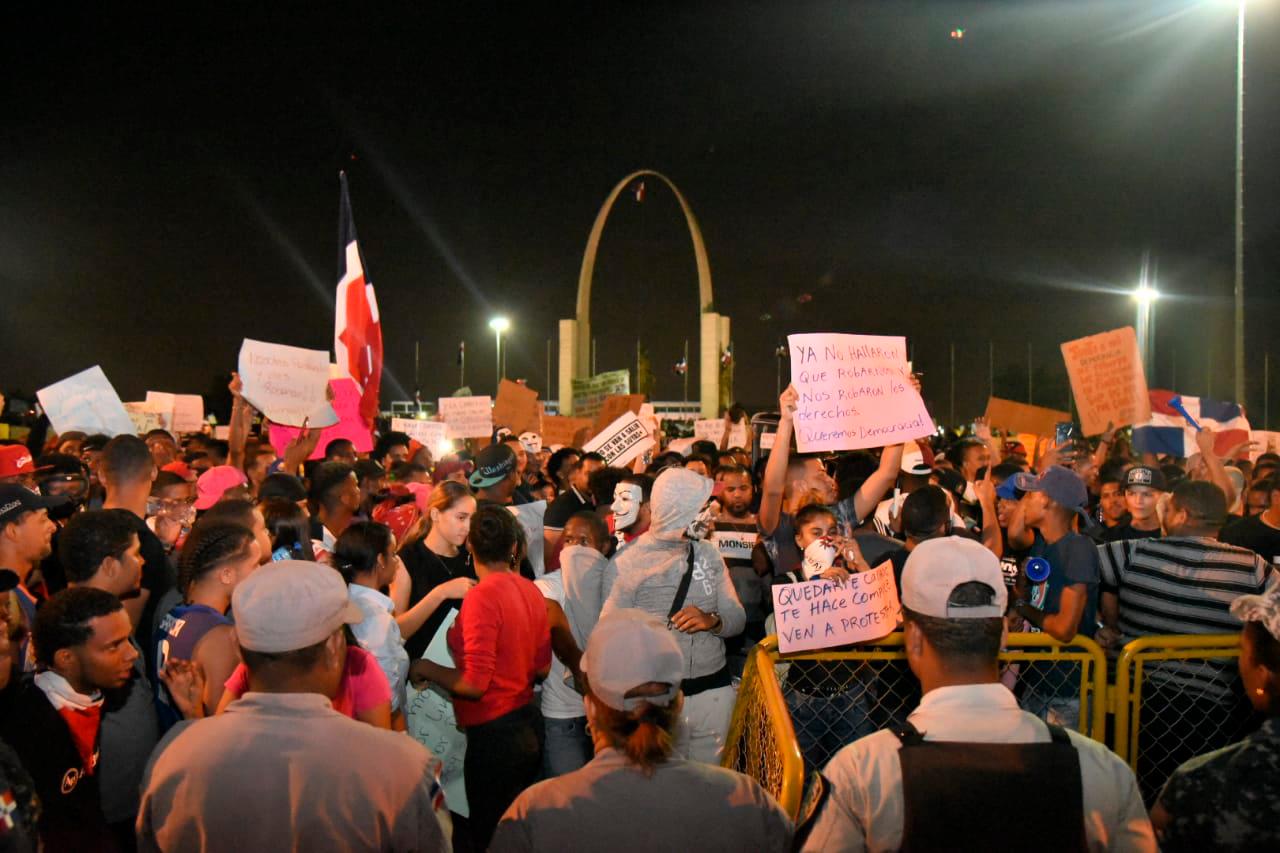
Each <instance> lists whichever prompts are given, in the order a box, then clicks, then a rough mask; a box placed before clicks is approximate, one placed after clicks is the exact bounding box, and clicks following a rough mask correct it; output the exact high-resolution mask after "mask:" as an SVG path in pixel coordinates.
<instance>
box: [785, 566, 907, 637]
mask: <svg viewBox="0 0 1280 853" xmlns="http://www.w3.org/2000/svg"><path fill="white" fill-rule="evenodd" d="M773 612H774V614H775V619H776V621H777V627H778V650H779V651H781V652H783V653H784V654H785V653H787V652H803V651H808V650H810V649H828V648H831V647H832V646H843V645H846V644H848V643H860V642H863V641H864V640H877V639H879V638H881V637H883V636H885V635H887V634H890V633H892V632H893V629H894V628H896V627H897V626H898V621H899V620H900V619H901V616H902V607H901V605H900V604H899V603H898V587H897V585H896V584H895V583H894V580H893V565H892V564H890V563H889V562H888V561H885V562H883V563H881V564H880V565H879V566H876V567H875V568H874V569H871V570H870V571H866V572H859V573H857V574H853V575H850V576H849V580H848V581H846V582H845V583H842V584H838V583H834V582H833V581H827V580H813V581H805V582H803V583H786V584H777V585H776V586H774V588H773Z"/></svg>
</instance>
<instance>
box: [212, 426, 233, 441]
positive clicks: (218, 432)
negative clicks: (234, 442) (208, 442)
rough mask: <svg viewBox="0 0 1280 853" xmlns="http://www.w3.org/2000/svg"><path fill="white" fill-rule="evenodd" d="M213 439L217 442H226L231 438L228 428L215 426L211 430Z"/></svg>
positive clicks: (229, 428)
mask: <svg viewBox="0 0 1280 853" xmlns="http://www.w3.org/2000/svg"><path fill="white" fill-rule="evenodd" d="M213 437H214V438H216V439H218V440H219V441H226V440H227V439H229V438H231V427H230V426H216V427H214V428H213Z"/></svg>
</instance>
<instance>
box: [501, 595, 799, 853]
mask: <svg viewBox="0 0 1280 853" xmlns="http://www.w3.org/2000/svg"><path fill="white" fill-rule="evenodd" d="M684 670H685V663H684V653H683V652H682V651H681V649H680V646H679V644H678V643H677V642H676V640H675V635H674V634H673V632H672V631H671V630H670V629H669V628H667V626H666V625H665V624H664V623H663V622H662V620H661V619H659V618H657V617H656V616H653V615H651V614H648V613H644V612H642V611H639V610H630V609H623V610H616V611H614V612H612V613H610V614H608V615H606V616H604V617H603V618H601V620H600V622H599V623H598V624H597V625H596V628H595V630H594V631H593V632H592V634H591V639H590V640H589V641H588V642H587V651H586V653H585V654H584V655H583V657H582V671H583V675H584V677H585V679H586V682H587V693H586V697H585V703H586V709H587V719H588V720H589V721H590V730H591V739H592V744H593V746H594V749H595V758H593V759H592V760H591V762H590V763H588V764H587V765H586V766H585V767H583V768H581V769H580V770H575V771H573V772H572V773H567V774H565V775H563V776H557V777H555V778H553V779H548V780H546V781H545V782H539V783H538V784H537V785H534V786H533V787H531V788H529V789H528V790H526V791H525V792H524V793H522V794H521V795H520V796H519V797H518V798H516V800H515V802H514V803H512V805H511V807H510V808H508V809H507V811H506V814H504V815H503V816H502V821H501V822H500V823H499V824H498V828H497V831H496V832H495V833H494V836H493V844H492V845H491V846H490V848H489V849H490V850H492V851H504V850H538V851H542V850H545V851H559V850H761V851H783V850H789V849H790V846H791V831H792V828H791V820H790V818H788V817H787V815H786V813H785V812H783V810H782V807H781V806H779V805H778V804H777V803H776V802H775V801H774V800H773V798H772V797H770V796H769V794H768V793H767V792H766V791H765V790H764V789H763V788H762V787H761V786H760V784H759V783H757V782H756V781H755V780H754V779H751V778H750V777H748V776H745V775H743V774H741V773H737V772H734V771H732V770H726V769H724V768H722V767H717V766H714V765H711V764H705V763H703V762H700V761H691V760H689V759H685V758H681V757H679V756H678V755H676V753H675V737H674V732H675V729H676V726H677V725H679V722H680V712H681V704H682V702H683V699H684V695H683V694H682V693H681V690H680V683H681V680H682V679H683V678H684ZM638 804H643V807H642V808H640V809H637V805H638Z"/></svg>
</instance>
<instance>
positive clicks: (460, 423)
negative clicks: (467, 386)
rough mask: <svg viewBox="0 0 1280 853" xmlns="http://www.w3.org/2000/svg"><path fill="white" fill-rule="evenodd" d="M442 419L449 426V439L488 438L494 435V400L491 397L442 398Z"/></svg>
mask: <svg viewBox="0 0 1280 853" xmlns="http://www.w3.org/2000/svg"><path fill="white" fill-rule="evenodd" d="M440 417H441V418H442V419H443V420H444V422H445V423H446V424H448V427H449V428H448V437H449V438H488V437H489V436H491V435H493V400H492V399H491V398H490V397H441V398H440Z"/></svg>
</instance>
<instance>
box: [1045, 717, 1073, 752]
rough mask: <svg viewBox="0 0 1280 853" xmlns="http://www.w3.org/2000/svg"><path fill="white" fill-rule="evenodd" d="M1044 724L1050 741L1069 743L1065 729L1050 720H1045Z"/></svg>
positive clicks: (1069, 739) (1068, 744)
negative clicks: (1047, 729)
mask: <svg viewBox="0 0 1280 853" xmlns="http://www.w3.org/2000/svg"><path fill="white" fill-rule="evenodd" d="M1045 725H1046V726H1048V727H1049V740H1050V741H1051V742H1053V743H1058V744H1063V743H1065V744H1066V745H1067V746H1070V745H1071V738H1070V737H1069V736H1068V735H1067V730H1066V729H1064V728H1063V727H1062V726H1059V725H1055V724H1053V723H1050V722H1045Z"/></svg>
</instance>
